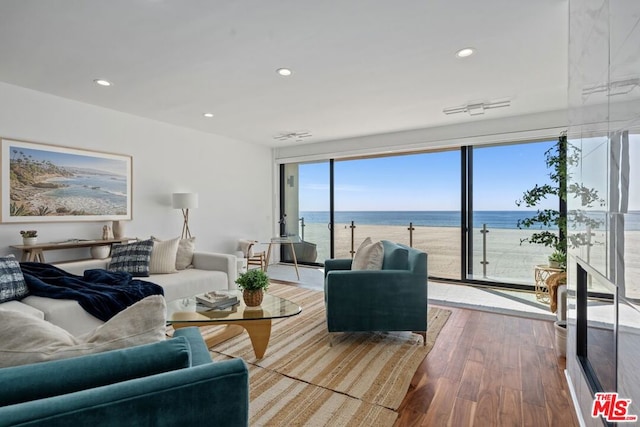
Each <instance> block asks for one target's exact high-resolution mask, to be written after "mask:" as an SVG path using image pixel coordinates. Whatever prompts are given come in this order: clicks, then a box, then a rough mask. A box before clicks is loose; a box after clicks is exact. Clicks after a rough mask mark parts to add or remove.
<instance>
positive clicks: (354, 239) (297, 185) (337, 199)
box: [281, 141, 558, 285]
mask: <svg viewBox="0 0 640 427" xmlns="http://www.w3.org/2000/svg"><path fill="white" fill-rule="evenodd" d="M555 142H556V141H544V142H532V143H518V144H502V145H495V146H482V147H460V148H457V149H451V150H443V151H432V152H423V153H410V154H403V155H388V156H372V157H361V158H351V159H335V160H331V161H325V162H315V163H295V164H286V165H282V166H281V179H282V182H281V193H282V195H283V198H284V201H283V203H282V205H281V206H282V211H283V212H284V213H286V218H285V221H286V223H287V225H286V230H287V234H288V235H296V236H297V237H299V238H301V240H304V241H306V242H309V243H312V244H314V245H316V247H317V258H316V259H315V262H317V263H322V262H323V261H324V260H325V259H328V258H330V257H334V258H349V257H352V256H353V254H354V252H355V251H356V250H357V248H358V246H359V245H360V243H361V242H362V241H363V240H364V239H365V238H366V237H371V238H372V239H373V240H381V239H388V240H393V241H396V242H399V243H403V244H406V245H411V246H413V247H415V248H418V249H421V250H424V251H425V252H427V253H428V269H429V276H430V277H431V278H441V279H451V280H458V281H469V280H473V281H483V282H487V283H502V284H516V285H532V284H533V278H534V268H535V266H536V265H542V264H546V263H547V257H548V256H549V255H550V253H551V252H552V250H551V249H550V248H545V247H543V246H540V245H531V244H527V243H522V239H524V238H526V237H527V236H528V235H530V234H531V232H532V230H519V229H518V227H517V223H518V219H523V218H525V217H527V216H528V215H530V214H532V213H533V212H534V211H532V210H531V208H529V209H527V208H524V207H518V206H517V204H516V201H517V200H518V199H520V198H521V197H522V194H523V192H524V191H526V190H528V189H530V188H532V187H533V186H535V185H544V184H546V183H549V172H550V171H549V169H548V167H547V165H546V164H545V154H544V153H545V152H546V151H547V150H549V149H550V148H551V147H553V146H554V144H555ZM537 208H541V209H545V208H549V209H558V198H557V197H555V198H549V199H548V200H546V201H545V203H543V205H541V206H538V207H537ZM294 224H295V225H294ZM551 231H554V232H557V230H551ZM332 249H333V254H332Z"/></svg>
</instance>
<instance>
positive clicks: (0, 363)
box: [0, 295, 166, 368]
mask: <svg viewBox="0 0 640 427" xmlns="http://www.w3.org/2000/svg"><path fill="white" fill-rule="evenodd" d="M165 322H166V304H165V300H164V297H162V296H161V295H152V296H149V297H146V298H144V299H142V300H140V301H138V302H137V303H135V304H133V305H131V306H129V307H127V308H126V309H124V310H122V311H121V312H120V313H118V314H116V315H115V316H113V317H112V318H111V319H109V321H108V322H106V323H105V324H104V325H101V326H99V327H97V328H96V329H95V330H94V331H93V332H89V333H88V334H85V335H83V336H79V337H74V336H73V335H71V334H70V333H69V332H67V331H65V330H64V329H62V328H60V327H59V326H56V325H54V324H53V323H49V322H47V321H46V320H42V319H38V318H37V317H35V316H33V315H30V314H26V313H21V312H18V311H8V310H6V311H5V310H0V368H4V367H8V366H17V365H26V364H29V363H37V362H45V361H48V360H57V359H66V358H69V357H75V356H82V355H85V354H91V353H101V352H103V351H108V350H116V349H119V348H126V347H133V346H136V345H142V344H150V343H154V342H158V341H163V340H164V339H165V332H166V327H165Z"/></svg>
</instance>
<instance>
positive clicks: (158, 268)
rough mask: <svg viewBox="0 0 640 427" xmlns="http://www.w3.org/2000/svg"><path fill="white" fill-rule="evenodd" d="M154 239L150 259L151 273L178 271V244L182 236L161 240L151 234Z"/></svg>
mask: <svg viewBox="0 0 640 427" xmlns="http://www.w3.org/2000/svg"><path fill="white" fill-rule="evenodd" d="M151 239H152V240H153V251H151V259H150V260H149V274H167V273H177V272H178V270H176V256H177V255H178V245H179V244H180V238H179V237H176V238H175V239H171V240H165V241H162V240H159V239H156V238H155V237H153V236H151Z"/></svg>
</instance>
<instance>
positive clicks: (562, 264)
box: [549, 251, 567, 270]
mask: <svg viewBox="0 0 640 427" xmlns="http://www.w3.org/2000/svg"><path fill="white" fill-rule="evenodd" d="M566 265H567V254H566V253H562V252H560V251H555V252H554V253H552V254H551V255H549V267H552V268H560V269H562V270H564V269H565V268H566Z"/></svg>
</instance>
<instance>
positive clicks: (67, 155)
mask: <svg viewBox="0 0 640 427" xmlns="http://www.w3.org/2000/svg"><path fill="white" fill-rule="evenodd" d="M9 150H10V153H11V156H12V157H16V156H19V153H20V152H22V153H23V154H24V155H25V156H31V159H32V160H35V161H42V160H49V161H50V162H52V163H53V164H54V165H56V166H68V167H79V168H90V169H96V170H101V171H105V172H109V173H113V174H117V175H126V174H127V163H126V161H124V160H118V159H113V158H109V157H112V156H111V155H109V154H101V153H96V155H95V156H92V155H90V154H88V155H86V156H85V155H81V154H74V153H71V152H70V151H73V150H71V149H65V148H61V147H54V146H51V147H50V148H49V149H47V150H38V149H31V148H26V147H23V146H13V145H11V146H10V147H9ZM14 150H17V152H18V153H14Z"/></svg>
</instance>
